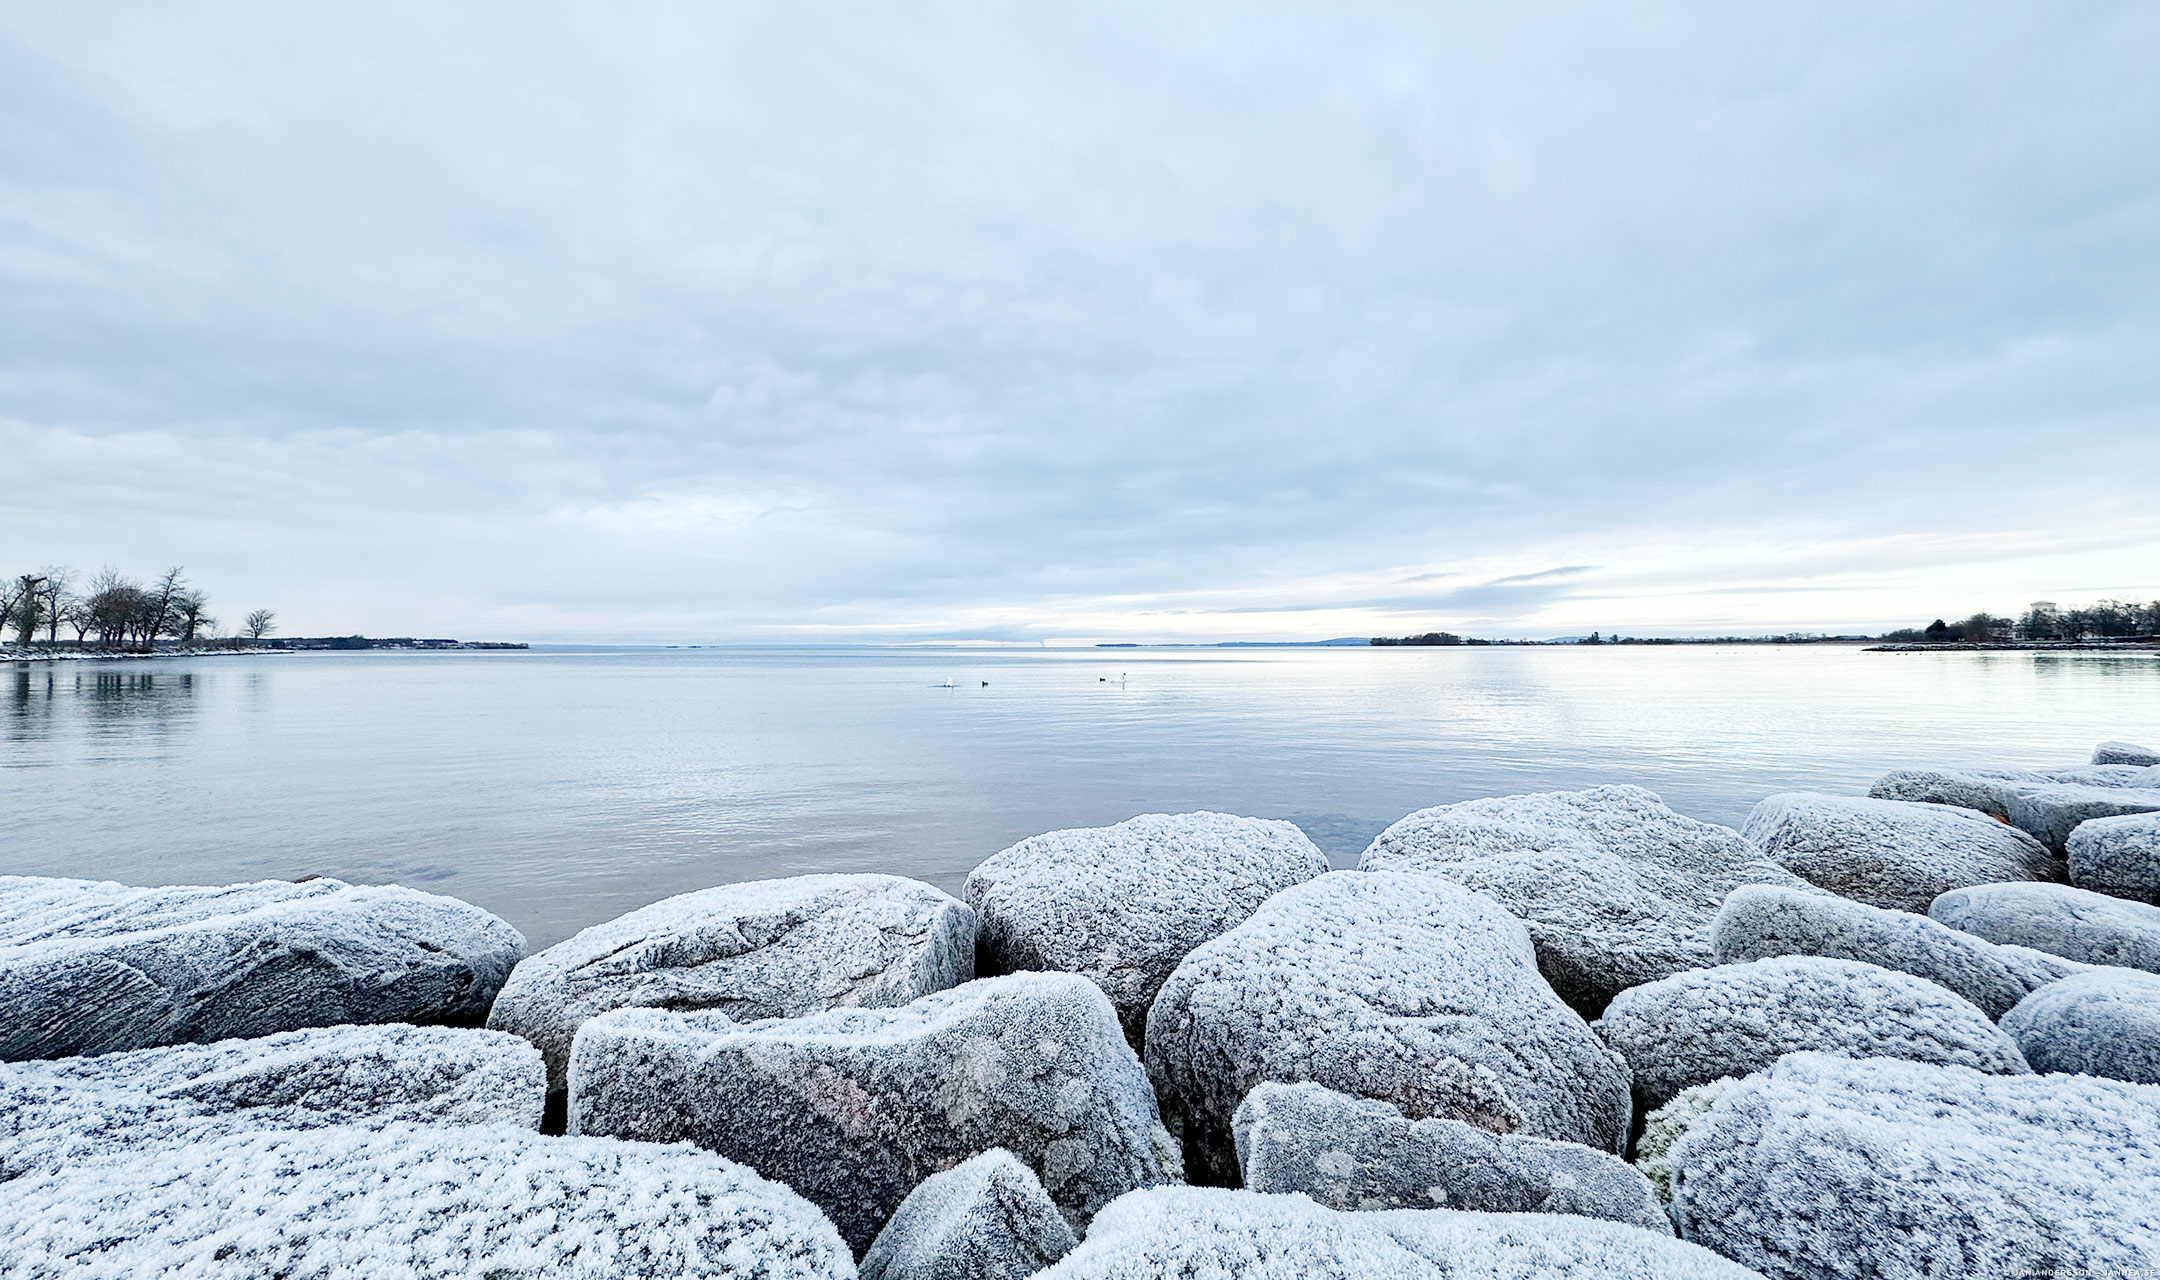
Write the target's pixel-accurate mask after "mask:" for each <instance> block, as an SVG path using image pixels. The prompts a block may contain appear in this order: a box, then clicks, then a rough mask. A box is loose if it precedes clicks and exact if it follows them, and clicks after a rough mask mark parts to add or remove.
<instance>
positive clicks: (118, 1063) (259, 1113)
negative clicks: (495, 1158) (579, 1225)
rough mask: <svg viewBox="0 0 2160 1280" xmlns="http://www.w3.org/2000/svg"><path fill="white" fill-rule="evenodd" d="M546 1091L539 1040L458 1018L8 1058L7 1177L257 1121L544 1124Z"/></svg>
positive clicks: (4, 1102)
mask: <svg viewBox="0 0 2160 1280" xmlns="http://www.w3.org/2000/svg"><path fill="white" fill-rule="evenodd" d="M545 1087H546V1077H545V1075H544V1074H543V1072H542V1070H541V1067H540V1055H539V1054H538V1053H536V1052H534V1050H533V1047H532V1046H531V1045H529V1044H526V1043H525V1042H524V1041H523V1040H520V1039H518V1038H517V1037H516V1036H511V1035H504V1034H502V1033H500V1032H496V1031H475V1030H466V1029H462V1028H451V1027H407V1026H371V1027H322V1028H316V1029H313V1030H307V1031H288V1032H283V1033H281V1034H278V1035H273V1036H264V1037H262V1038H260V1039H255V1040H221V1041H219V1042H217V1043H216V1044H207V1045H175V1046H172V1047H170V1048H163V1049H137V1050H134V1051H132V1052H129V1053H108V1054H104V1055H102V1056H99V1057H95V1058H50V1059H45V1060H42V1061H34V1062H21V1063H13V1064H0V1181H4V1180H6V1179H8V1178H12V1177H16V1176H18V1175H20V1174H22V1173H23V1172H25V1171H27V1170H29V1169H31V1168H33V1167H53V1168H58V1167H64V1166H66V1165H68V1164H70V1163H73V1162H77V1161H81V1160H86V1159H93V1158H102V1157H106V1156H110V1155H112V1154H113V1153H115V1152H117V1151H122V1150H129V1149H135V1148H144V1147H152V1146H171V1145H175V1144H179V1143H187V1142H200V1141H204V1140H206V1139H209V1138H215V1137H222V1136H225V1135H227V1134H232V1133H239V1132H243V1131H248V1130H257V1129H287V1130H292V1129H314V1128H322V1127H324V1126H328V1125H354V1124H360V1125H385V1124H391V1123H396V1122H410V1123H415V1124H436V1125H457V1124H513V1125H522V1126H524V1127H525V1128H528V1129H531V1128H537V1127H538V1126H539V1123H540V1104H541V1099H542V1096H543V1095H544V1093H545Z"/></svg>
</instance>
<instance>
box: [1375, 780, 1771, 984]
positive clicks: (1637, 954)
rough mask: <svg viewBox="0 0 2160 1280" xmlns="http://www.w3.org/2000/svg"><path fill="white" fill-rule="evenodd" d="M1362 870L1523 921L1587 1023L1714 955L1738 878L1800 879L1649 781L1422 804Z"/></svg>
mask: <svg viewBox="0 0 2160 1280" xmlns="http://www.w3.org/2000/svg"><path fill="white" fill-rule="evenodd" d="M1358 866H1359V867H1360V868H1361V869H1363V870H1367V871H1414V872H1419V873H1423V874H1428V875H1439V876H1445V877H1447V878H1448V879H1451V880H1454V881H1456V882H1457V883H1460V884H1462V885H1465V886H1467V887H1469V888H1472V889H1475V890H1477V891H1478V892H1479V893H1482V894H1485V895H1486V896H1487V897H1490V898H1492V899H1493V900H1494V901H1496V902H1498V903H1499V904H1500V905H1501V906H1504V907H1506V908H1507V909H1508V910H1510V911H1512V912H1514V913H1515V914H1516V915H1518V916H1520V917H1522V919H1523V920H1524V922H1526V923H1527V924H1528V925H1529V926H1530V937H1531V940H1532V941H1533V942H1535V943H1536V944H1537V954H1538V965H1539V967H1540V968H1541V969H1542V970H1543V971H1544V973H1545V977H1546V979H1547V980H1548V981H1550V982H1551V983H1552V985H1553V989H1554V990H1555V991H1558V992H1559V993H1560V997H1561V998H1562V999H1564V1000H1566V1001H1567V1002H1568V1003H1569V1004H1570V1005H1573V1006H1574V1007H1575V1008H1576V1010H1578V1011H1579V1012H1581V1013H1582V1014H1583V1015H1584V1016H1586V1017H1595V1016H1597V1014H1598V1012H1599V1011H1600V1010H1602V1009H1604V1007H1605V1005H1606V1003H1607V1002H1608V1001H1610V1000H1611V999H1612V998H1613V997H1614V996H1615V995H1617V994H1619V993H1620V992H1622V991H1625V990H1626V989H1628V988H1629V987H1634V986H1640V985H1641V984H1643V983H1645V982H1654V981H1656V980H1657V979H1659V978H1663V977H1665V976H1667V975H1669V974H1674V973H1678V972H1680V971H1681V970H1683V969H1696V968H1700V967H1702V966H1703V965H1706V964H1708V963H1710V921H1711V919H1712V918H1713V917H1714V916H1716V914H1717V909H1718V905H1719V904H1720V903H1722V902H1724V900H1725V895H1726V894H1727V893H1730V892H1731V891H1732V890H1733V888H1734V887H1735V886H1737V885H1740V884H1746V883H1755V882H1768V883H1781V884H1796V883H1799V881H1798V880H1797V879H1796V878H1795V877H1794V876H1792V875H1791V874H1790V873H1788V872H1785V871H1783V870H1780V869H1778V868H1776V867H1774V866H1770V865H1768V864H1765V863H1763V862H1762V861H1761V855H1760V854H1758V853H1757V852H1756V851H1755V849H1754V847H1753V846H1752V845H1750V844H1749V843H1748V842H1747V841H1746V840H1744V839H1742V838H1741V836H1740V833H1739V832H1737V831H1734V830H1733V829H1732V828H1730V827H1720V826H1713V825H1711V824H1709V823H1706V822H1697V821H1695V820H1694V819H1692V818H1687V817H1683V816H1681V815H1680V814H1677V813H1675V812H1673V811H1672V810H1671V809H1668V808H1666V807H1665V805H1664V804H1663V803H1662V802H1660V801H1659V800H1658V798H1657V797H1656V796H1655V795H1653V794H1651V793H1650V792H1648V791H1645V790H1643V789H1642V788H1641V787H1593V788H1591V789H1590V790H1588V791H1560V792H1551V793H1547V794H1542V795H1527V796H1503V797H1499V798H1495V799H1487V800H1469V801H1465V802H1463V803H1461V804H1451V805H1443V806H1441V807H1439V808H1437V809H1422V810H1419V811H1418V812H1416V813H1413V814H1411V815H1410V816H1409V817H1407V818H1404V819H1403V820H1402V821H1400V822H1398V823H1396V824H1395V825H1394V826H1392V827H1389V828H1388V829H1387V830H1386V831H1383V832H1381V833H1380V835H1379V837H1378V838H1376V839H1375V840H1374V841H1373V842H1372V846H1371V847H1370V848H1368V849H1366V850H1365V856H1364V857H1363V858H1362V859H1361V860H1360V861H1359V863H1358Z"/></svg>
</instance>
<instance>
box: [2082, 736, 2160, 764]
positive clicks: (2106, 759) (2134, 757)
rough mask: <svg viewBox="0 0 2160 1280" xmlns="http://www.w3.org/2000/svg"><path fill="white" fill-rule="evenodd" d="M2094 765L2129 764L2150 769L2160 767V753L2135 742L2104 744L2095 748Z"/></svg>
mask: <svg viewBox="0 0 2160 1280" xmlns="http://www.w3.org/2000/svg"><path fill="white" fill-rule="evenodd" d="M2092 762H2093V763H2094V764H2127V765H2134V766H2137V767H2139V768H2145V769H2150V768H2152V767H2153V766H2154V765H2160V751H2155V750H2153V749H2152V748H2151V747H2141V746H2138V745H2137V744H2136V743H2134V742H2103V743H2101V744H2100V745H2099V746H2097V747H2094V748H2093V757H2092Z"/></svg>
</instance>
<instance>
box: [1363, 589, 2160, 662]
mask: <svg viewBox="0 0 2160 1280" xmlns="http://www.w3.org/2000/svg"><path fill="white" fill-rule="evenodd" d="M1324 643H1329V644H1336V643H1341V642H1340V641H1326V642H1324ZM1367 643H1368V644H1372V645H1382V646H1386V645H1547V644H1597V645H1606V644H1626V645H1669V644H1873V645H1875V646H1876V648H1877V650H1879V651H1881V652H1894V653H1909V652H1916V651H1921V650H1929V649H1964V650H1984V649H2034V650H2044V649H2153V648H2160V600H2155V601H2153V602H2151V603H2150V604H2134V603H2131V602H2129V601H2124V600H2102V601H2100V602H2099V603H2097V604H2092V605H2087V606H2085V607H2083V608H2073V609H2065V608H2063V607H2061V606H2060V605H2058V604H2056V603H2055V602H2054V601H2052V600H2036V601H2034V602H2033V604H2032V606H2031V607H2030V608H2028V609H2027V610H2026V611H2025V612H2024V613H2023V614H2022V615H2020V616H2018V617H2015V618H2009V617H2001V616H1998V615H1996V614H1992V613H1975V614H1972V615H1970V616H1969V617H1967V618H1965V619H1964V620H1962V621H1959V622H1945V621H1944V620H1943V619H1941V618H1937V619H1936V620H1935V621H1933V622H1931V623H1929V624H1928V625H1927V626H1924V627H1901V628H1898V629H1897V630H1894V631H1886V632H1884V633H1882V634H1881V635H1879V636H1867V635H1814V634H1805V633H1798V632H1795V633H1791V634H1786V635H1766V636H1625V635H1604V634H1601V633H1600V632H1596V631H1593V632H1591V633H1590V634H1589V635H1587V636H1564V637H1561V638H1558V639H1553V640H1482V639H1479V638H1477V637H1474V636H1460V635H1457V634H1455V633H1454V632H1452V631H1428V632H1426V633H1424V634H1423V635H1415V636H1400V637H1389V636H1374V637H1373V638H1372V639H1371V640H1369V641H1367Z"/></svg>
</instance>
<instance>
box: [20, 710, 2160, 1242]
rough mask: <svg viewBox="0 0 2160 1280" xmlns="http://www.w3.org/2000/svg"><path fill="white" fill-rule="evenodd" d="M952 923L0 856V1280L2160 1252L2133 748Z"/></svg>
mask: <svg viewBox="0 0 2160 1280" xmlns="http://www.w3.org/2000/svg"><path fill="white" fill-rule="evenodd" d="M2066 881H2067V883H2066ZM965 898H966V900H965V901H962V900H961V899H960V898H956V897H953V896H951V895H949V894H947V893H945V892H944V891H942V890H940V889H938V888H935V887H933V886H931V885H927V884H923V883H921V882H918V881H914V880H908V879H904V878H902V877H898V876H887V875H811V876H796V877H789V878H785V879H779V880H767V881H759V882H755V883H748V884H736V885H726V886H721V887H717V888H711V889H704V890H700V891H698V892H694V893H688V894H683V895H681V896H678V897H674V898H670V899H667V900H665V901H662V902H658V903H655V904H653V905H651V906H648V907H645V908H642V909H640V910H638V911H634V912H631V913H630V914H628V915H625V916H623V917H621V918H620V919H617V920H612V921H609V922H607V923H605V924H601V925H596V926H594V927H593V928H590V929H587V930H585V931H584V932H583V933H580V934H578V935H577V936H575V937H573V938H571V939H570V940H568V941H566V942H563V943H561V944H559V945H557V946H554V947H551V948H549V949H547V950H545V951H542V952H540V953H538V954H536V955H533V956H530V957H527V956H526V955H525V945H524V940H523V938H522V937H520V936H519V934H518V932H517V931H516V930H515V929H513V928H512V927H511V926H510V925H509V924H507V923H505V922H504V921H502V920H500V919H498V918H496V917H494V916H492V915H490V914H488V913H487V912H485V911H482V910H480V909H479V908H477V907H473V906H470V905H468V904H465V903H462V902H458V901H455V900H453V899H449V898H443V897H438V896H435V895H430V894H425V893H419V892H416V891H414V890H410V889H405V888H401V887H397V886H361V885H349V884H343V883H340V882H337V881H331V880H313V881H309V882H305V883H299V884H283V883H257V884H241V885H232V886H225V887H179V888H129V887H125V886H121V885H117V884H109V883H99V882H92V881H83V880H57V879H31V878H24V877H0V1273H4V1274H7V1275H11V1276H12V1275H23V1276H61V1275H82V1276H92V1277H102V1276H111V1277H122V1276H135V1275H142V1274H171V1275H201V1276H231V1277H236V1278H237V1277H257V1276H267V1275H278V1276H293V1277H326V1278H327V1277H333V1276H346V1275H361V1274H366V1275H373V1274H383V1275H398V1276H410V1277H429V1278H434V1277H442V1278H444V1280H447V1278H448V1277H453V1276H474V1275H486V1276H502V1277H511V1276H518V1277H537V1276H543V1275H594V1276H599V1275H606V1276H620V1277H660V1276H667V1277H676V1276H695V1277H744V1278H746V1280H747V1278H749V1277H759V1278H761V1280H783V1278H793V1277H804V1278H810V1277H829V1278H831V1280H850V1278H851V1277H857V1276H860V1277H865V1278H867V1280H1025V1278H1026V1277H1029V1276H1040V1277H1044V1278H1045V1280H1159V1278H1160V1277H1163V1276H1171V1275H1176V1276H1208V1277H1219V1278H1221V1280H1236V1278H1240V1277H1249V1278H1250V1280H1276V1278H1278V1277H1281V1278H1285V1280H1287V1278H1288V1277H1322V1278H1329V1277H1339V1278H1341V1280H1392V1278H1394V1277H1433V1278H1434V1280H1438V1278H1439V1277H1448V1278H1449V1280H1503V1278H1509V1280H1513V1278H1519V1277H1526V1276H1532V1275H1535V1276H1540V1277H1549V1278H1553V1280H1569V1278H1580V1280H1593V1278H1596V1280H1604V1278H1605V1277H1612V1276H1623V1275H1624V1276H1629V1277H1642V1278H1645V1280H1746V1278H1748V1277H1755V1278H1756V1280H1834V1278H1840V1277H1852V1278H1853V1280H1861V1278H1862V1277H1866V1278H1868V1280H1905V1278H1912V1280H1934V1278H1937V1277H1941V1278H1943V1280H1949V1278H1950V1277H1958V1278H1960V1280H1964V1278H1967V1277H1971V1278H1976V1280H2029V1278H2030V1277H2035V1276H2043V1275H2045V1276H2072V1275H2078V1276H2111V1277H2112V1276H2147V1275H2160V1208H2156V1206H2160V758H2155V757H2154V755H2153V753H2151V752H2149V751H2145V750H2143V749H2141V748H2137V747H2132V746H2128V745H2126V744H2122V743H2108V744H2103V745H2102V746H2101V747H2100V749H2099V750H2097V751H2096V752H2094V756H2093V763H2092V764H2088V765H2072V766H2066V767H2062V768H2050V769H2024V770H2011V769H1976V768H1971V767H1964V766H1959V767H1953V768H1946V769H1926V770H1905V771H1901V772H1900V773H1896V774H1892V775H1889V776H1887V777H1885V778H1884V779H1883V780H1882V781H1881V782H1879V783H1877V784H1876V786H1875V788H1874V791H1873V794H1872V795H1871V796H1870V797H1856V796H1855V797H1846V796H1829V795H1820V794H1813V793H1786V794H1781V795H1776V796H1772V797H1770V798H1768V799H1766V800H1764V801H1763V802H1762V803H1761V804H1760V805H1758V806H1757V808H1756V809H1755V811H1754V813H1753V814H1752V815H1751V816H1750V817H1749V819H1748V821H1747V823H1746V824H1745V827H1744V829H1743V830H1739V831H1736V830H1733V829H1731V828H1727V827H1720V826H1715V825H1712V824H1709V823H1703V822H1698V821H1695V820H1694V819H1691V818H1688V817H1686V816H1684V815H1682V814H1679V813H1676V812H1674V811H1673V810H1672V809H1670V808H1668V807H1667V806H1665V805H1664V804H1663V803H1662V802H1661V801H1660V800H1659V799H1658V798H1657V796H1655V795H1653V794H1652V793H1650V792H1647V791H1644V790H1642V789H1640V788H1636V787H1593V788H1590V789H1588V790H1583V791H1572V792H1556V793H1548V794H1542V795H1528V796H1506V797H1493V798H1489V799H1482V800H1471V801H1466V802H1463V803H1459V804H1451V805H1444V806H1440V807H1437V808H1430V809H1423V810H1420V811H1418V812H1416V813H1413V814H1411V815H1410V816H1409V817H1406V818H1404V819H1403V820H1402V821H1400V822H1398V823H1396V824H1395V825H1394V826H1392V827H1390V828H1388V829H1387V830H1386V831H1385V832H1383V833H1382V834H1381V835H1380V837H1379V838H1377V839H1375V840H1374V841H1373V842H1372V844H1371V846H1370V847H1369V848H1368V849H1367V850H1366V852H1365V854H1364V857H1363V858H1362V859H1361V861H1360V865H1359V868H1358V869H1357V870H1354V871H1333V872H1331V871H1328V870H1327V864H1326V860H1325V859H1324V858H1323V857H1321V856H1320V853H1319V851H1318V850H1317V849H1316V848H1314V847H1313V845H1312V843H1311V841H1309V840H1307V839H1306V838H1305V836H1304V835H1303V833H1302V832H1300V831H1299V830H1298V829H1297V828H1296V827H1294V826H1292V825H1290V824H1288V823H1285V822H1279V821H1269V820H1262V819H1253V818H1241V817H1232V816H1228V815H1223V814H1215V813H1204V812H1203V813H1189V814H1179V815H1160V814H1151V815H1144V816H1142V817H1139V818H1134V819H1131V820H1129V821H1127V822H1123V823H1119V824H1117V825H1115V826H1111V827H1104V828H1096V829H1088V830H1070V831H1058V832H1051V833H1049V834H1046V835H1042V836H1037V837H1034V838H1032V839H1029V840H1024V841H1021V842H1020V843H1019V844H1016V845H1014V846H1012V847H1011V848H1008V849H1006V850H1005V851H1003V852H1002V853H998V854H996V855H994V856H992V857H991V858H989V859H988V860H987V861H985V862H984V863H982V864H981V865H980V866H978V867H977V868H976V869H975V871H974V873H973V874H972V875H970V876H969V877H968V880H967V885H966V889H965ZM1589 1019H1595V1021H1594V1022H1593V1021H1590V1020H1589ZM483 1028H485V1029H483ZM1189 1184H1201V1185H1189Z"/></svg>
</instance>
